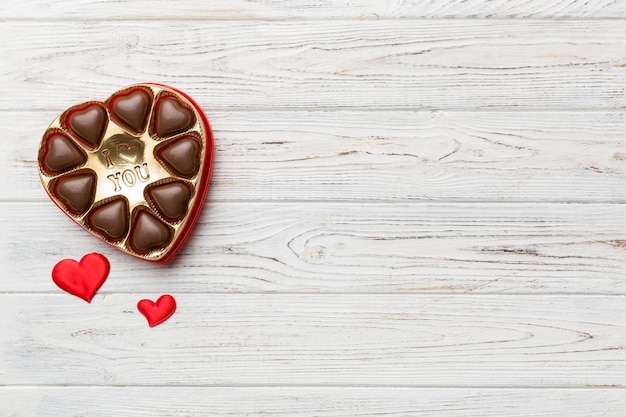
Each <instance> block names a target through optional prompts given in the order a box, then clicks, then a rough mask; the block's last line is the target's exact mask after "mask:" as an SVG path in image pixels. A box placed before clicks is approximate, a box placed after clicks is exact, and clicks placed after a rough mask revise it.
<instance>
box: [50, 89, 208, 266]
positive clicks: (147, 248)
mask: <svg viewBox="0 0 626 417" xmlns="http://www.w3.org/2000/svg"><path fill="white" fill-rule="evenodd" d="M212 161H213V133H212V132H211V127H210V125H209V122H208V120H207V119H206V117H205V116H204V113H203V112H202V109H200V107H199V106H198V105H197V104H196V103H195V102H194V101H193V100H192V99H191V98H190V97H189V96H187V95H186V94H184V93H182V92H181V91H179V90H176V89H174V88H171V87H168V86H164V85H160V84H136V85H132V86H130V87H127V88H125V89H123V90H120V91H117V92H116V93H114V94H113V95H112V96H111V97H109V98H108V99H107V100H106V101H104V102H97V101H90V102H87V103H85V104H80V105H78V106H74V107H72V108H70V109H68V110H66V111H65V112H63V113H62V114H61V115H60V116H58V117H57V118H56V119H55V120H54V121H53V122H52V124H51V125H50V127H48V129H47V130H46V132H45V134H44V135H43V139H42V141H41V146H40V149H39V173H40V176H41V180H42V183H43V186H44V188H45V190H46V192H47V193H48V195H49V196H50V198H51V199H52V201H54V202H55V203H56V204H57V206H59V208H60V209H61V210H62V211H63V212H65V214H67V215H68V216H69V217H70V218H71V219H72V220H74V221H75V222H76V223H78V224H79V225H80V226H82V227H83V228H84V229H86V230H87V231H89V232H90V233H92V234H93V235H95V236H97V237H98V238H100V239H101V240H103V241H105V242H106V243H108V244H110V245H112V246H114V247H116V248H118V249H120V250H121V251H123V252H126V253H128V254H131V255H133V256H135V257H138V258H141V259H145V260H148V261H154V262H166V261H168V260H169V259H171V258H172V256H174V254H175V253H176V252H177V251H178V250H179V249H180V248H181V246H182V245H183V243H184V241H185V240H186V238H187V236H188V235H189V233H190V231H191V229H192V227H193V225H194V223H195V222H196V220H197V218H198V215H199V213H200V210H201V208H202V205H203V202H204V198H205V196H206V192H207V190H208V186H209V180H210V176H211V166H212Z"/></svg>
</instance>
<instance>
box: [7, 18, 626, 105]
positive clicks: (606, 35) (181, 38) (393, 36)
mask: <svg viewBox="0 0 626 417" xmlns="http://www.w3.org/2000/svg"><path fill="white" fill-rule="evenodd" d="M0 39H11V42H4V43H3V44H0V56H2V57H3V61H1V63H0V72H2V74H3V79H4V84H3V89H4V94H3V95H1V96H0V109H3V110H6V109H12V110H15V109H26V110H32V109H46V110H51V109H54V110H59V107H60V105H61V103H63V104H65V103H69V104H73V103H75V102H80V101H84V100H86V98H88V99H93V98H96V97H101V98H102V99H104V98H106V97H108V96H109V95H110V94H111V93H112V92H114V91H116V90H117V89H118V88H119V87H120V86H123V85H126V84H130V83H133V82H138V81H143V80H150V81H160V82H163V83H166V84H168V83H169V84H173V85H175V86H177V87H180V88H181V89H183V90H184V91H187V92H188V93H189V94H191V95H192V96H193V97H194V98H195V99H197V100H198V101H199V102H200V103H202V104H203V105H204V107H205V110H206V111H207V112H209V114H210V113H211V111H213V110H217V109H230V110H232V109H248V110H250V109H267V108H276V107H280V108H288V109H293V108H308V109H316V110H317V109H320V108H329V109H341V108H358V109H360V110H364V109H383V108H384V109H409V110H415V109H420V108H427V109H468V108H469V109H475V108H478V109H494V108H497V109H526V110H529V109H583V110H587V109H591V108H593V109H622V108H623V107H624V106H626V96H625V95H624V90H625V89H626V28H625V27H624V24H623V22H622V20H556V21H555V20H532V21H528V20H495V21H491V20H476V19H471V20H435V21H431V20H385V21H350V20H344V21H332V20H315V21H307V22H298V21H281V22H259V21H238V22H234V23H233V22H214V21H197V22H193V21H192V22H189V21H179V20H173V21H170V20H164V21H161V20H159V21H149V20H148V21H144V20H137V21H122V22H110V21H89V22H76V21H70V22H67V21H52V22H46V21H43V22H39V21H37V23H36V24H33V23H32V22H29V21H8V22H4V23H2V24H1V25H0ZM68 73H70V74H72V77H68ZM64 107H65V106H62V107H61V110H62V109H63V108H64Z"/></svg>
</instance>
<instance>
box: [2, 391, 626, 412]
mask: <svg viewBox="0 0 626 417" xmlns="http://www.w3.org/2000/svg"><path fill="white" fill-rule="evenodd" d="M624 397H625V396H624V391H623V390H621V389H606V388H605V389H602V388H600V389H544V390H535V389H530V390H529V389H467V388H465V389H455V388H446V389H440V388H353V387H350V388H339V387H332V388H328V387H278V388H269V387H254V388H240V387H228V388H202V387H185V388H177V387H11V388H5V387H0V401H1V402H2V404H3V409H2V410H0V416H2V417H9V416H10V417H22V416H33V415H46V416H49V417H69V416H87V415H88V416H90V417H111V416H112V415H116V416H120V415H124V416H129V417H132V416H140V417H144V416H145V415H146V411H147V410H149V412H150V416H154V417H161V416H162V417H166V416H169V417H188V416H190V415H194V416H198V415H205V416H206V415H210V416H232V415H233V414H238V415H245V416H249V417H273V416H276V417H278V416H280V417H282V416H298V417H303V416H318V417H352V416H355V415H358V416H362V417H381V416H394V417H420V416H424V417H426V416H429V417H430V416H435V417H437V416H439V417H444V416H445V417H474V416H475V417H501V416H504V415H506V416H508V417H527V416H529V415H532V416H537V417H555V416H565V415H567V416H570V417H593V416H604V417H623V410H624V409H625V408H626V400H625V399H624Z"/></svg>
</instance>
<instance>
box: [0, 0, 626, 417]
mask: <svg viewBox="0 0 626 417" xmlns="http://www.w3.org/2000/svg"><path fill="white" fill-rule="evenodd" d="M141 81H155V82H163V83H167V84H171V85H173V86H175V87H178V88H180V89H182V90H184V91H186V92H188V93H189V94H191V95H192V96H193V97H194V98H196V99H197V101H198V102H199V103H200V104H201V105H202V106H203V107H204V109H205V111H206V113H207V115H208V117H209V118H210V120H211V122H212V125H213V128H214V130H215V136H216V146H217V148H216V165H215V170H214V174H213V180H212V183H211V189H210V192H209V196H208V200H207V203H206V206H205V209H204V211H203V212H202V215H201V218H200V220H199V223H198V225H197V227H196V229H195V231H194V233H193V235H192V237H191V238H190V240H189V242H188V244H187V245H186V246H185V248H184V250H183V251H182V252H181V253H180V254H179V255H178V256H177V257H176V258H175V260H174V261H173V262H171V263H170V264H167V265H164V266H159V265H154V264H149V263H145V262H142V261H139V260H135V259H132V258H130V257H128V256H126V255H124V254H122V253H118V252H116V251H114V250H113V249H110V248H108V247H107V246H105V245H103V244H101V243H99V242H98V241H97V240H96V239H94V238H92V237H91V236H89V235H87V234H86V233H85V232H83V231H81V230H80V229H79V228H78V227H77V226H76V225H74V224H73V223H72V222H71V221H70V220H69V219H67V218H65V216H63V215H62V214H61V213H60V212H59V211H58V210H57V209H56V207H55V206H54V205H53V204H52V203H51V202H50V201H49V200H48V199H47V197H46V196H45V193H44V191H43V190H42V188H41V186H40V184H39V180H38V176H37V168H36V156H37V148H38V145H39V141H40V138H41V134H42V132H43V131H44V129H45V128H46V126H47V125H48V123H49V122H50V121H51V120H52V119H53V118H54V116H55V115H56V114H57V113H59V112H61V111H62V110H63V109H65V108H66V107H68V106H70V105H72V104H75V103H79V102H81V101H84V100H87V99H94V98H100V99H104V98H106V97H107V96H108V95H109V94H110V93H112V92H113V91H115V90H117V89H118V88H121V87H123V86H125V85H127V84H130V83H134V82H141ZM0 86H1V94H0V126H1V127H2V139H1V141H2V142H1V143H2V146H3V147H4V148H3V149H2V152H0V162H1V164H2V167H3V169H4V171H3V173H2V175H0V201H1V203H0V222H2V229H1V231H2V235H1V236H2V237H0V242H1V245H2V250H1V251H0V265H1V266H0V268H1V269H2V272H1V278H0V416H12V417H13V416H44V415H45V416H63V417H68V416H107V417H110V416H122V415H128V416H131V415H132V416H145V415H151V416H191V415H194V416H195V415H211V416H214V415H215V416H218V415H220V416H266V417H267V416H333V417H337V416H354V415H359V416H438V417H443V416H513V417H515V416H531V415H532V416H567V417H572V416H573V417H595V416H611V417H613V416H614V417H623V416H624V415H626V269H625V268H624V267H625V266H626V205H625V203H626V125H625V122H626V111H625V109H626V0H560V1H545V0H515V1H509V0H491V1H486V0H485V1H479V0H427V1H418V0H380V1H371V0H337V1H331V0H285V1H276V2H272V1H249V0H233V1H196V0H180V1H170V0H167V1H166V0H162V1H148V0H139V1H131V0H118V1H103V0H22V1H8V0H7V1H4V0H3V1H2V4H1V6H0ZM92 251H99V252H102V253H104V254H105V255H106V256H107V257H108V258H109V259H110V261H111V264H112V269H111V274H110V276H109V279H108V281H107V282H106V283H105V285H104V287H103V288H102V289H101V291H100V292H99V294H98V295H97V296H96V297H95V298H94V300H93V301H92V303H91V304H90V305H88V304H86V303H84V302H83V301H81V300H79V299H77V298H75V297H72V296H69V295H67V294H64V293H62V292H61V291H60V290H59V289H58V288H56V287H55V286H54V285H53V283H52V281H51V279H50V271H51V269H52V267H53V266H54V264H55V263H56V262H57V261H59V260H60V259H63V258H67V257H71V258H80V257H81V256H82V255H83V254H85V253H87V252H92ZM162 293H170V294H172V295H174V296H175V297H176V299H177V301H178V311H177V313H176V314H175V315H174V316H173V317H172V318H171V319H170V320H168V321H167V322H166V323H164V324H162V325H160V326H157V327H155V328H152V329H150V328H148V326H147V324H146V322H145V320H144V319H143V317H142V316H141V315H140V314H139V313H138V312H137V310H136V308H135V305H136V303H137V301H138V300H139V299H141V298H146V297H149V298H153V299H154V298H156V297H158V296H159V295H160V294H162Z"/></svg>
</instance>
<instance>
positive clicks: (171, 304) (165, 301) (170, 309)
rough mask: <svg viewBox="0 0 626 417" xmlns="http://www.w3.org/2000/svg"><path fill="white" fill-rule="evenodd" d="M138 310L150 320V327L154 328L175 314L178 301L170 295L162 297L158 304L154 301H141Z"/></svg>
mask: <svg viewBox="0 0 626 417" xmlns="http://www.w3.org/2000/svg"><path fill="white" fill-rule="evenodd" d="M137 310H139V312H140V313H141V314H143V315H144V317H145V318H146V319H147V320H148V325H149V326H150V327H154V326H156V325H157V324H160V323H163V322H164V321H165V320H167V319H169V318H170V316H171V315H172V314H174V311H176V300H174V297H172V296H171V295H168V294H165V295H162V296H160V297H159V299H158V300H157V301H156V303H155V302H153V301H152V300H141V301H139V302H138V303H137Z"/></svg>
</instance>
